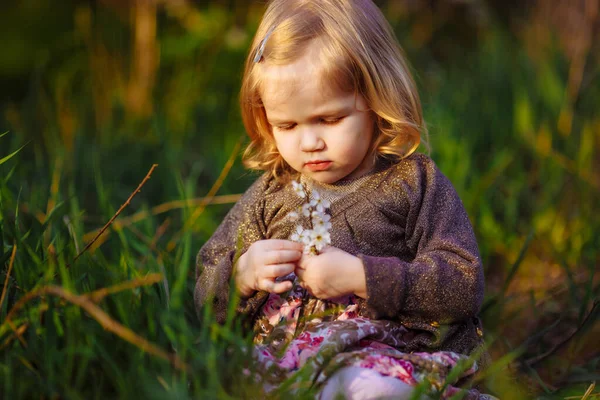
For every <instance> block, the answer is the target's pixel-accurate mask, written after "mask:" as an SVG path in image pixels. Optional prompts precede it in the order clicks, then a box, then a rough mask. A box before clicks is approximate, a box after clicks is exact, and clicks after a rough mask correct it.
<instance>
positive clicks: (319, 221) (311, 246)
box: [290, 181, 331, 254]
mask: <svg viewBox="0 0 600 400" xmlns="http://www.w3.org/2000/svg"><path fill="white" fill-rule="evenodd" d="M292 185H293V187H294V192H296V194H297V195H298V196H299V197H301V198H303V199H304V198H306V200H307V201H306V202H305V203H304V204H303V205H302V206H301V207H299V208H298V210H297V211H292V212H291V213H290V217H291V218H294V219H298V218H299V217H300V214H302V215H303V216H305V217H307V218H309V217H310V220H309V221H310V227H309V228H308V229H305V228H304V227H303V226H302V225H297V226H296V231H295V232H294V233H293V234H292V236H291V237H290V240H292V241H294V242H298V243H302V244H304V253H305V254H319V252H320V251H321V250H323V249H324V248H325V246H328V245H330V244H331V236H330V234H329V230H330V229H331V222H330V220H331V216H330V215H329V214H327V209H329V206H330V205H331V204H330V202H329V201H328V200H326V199H324V198H322V197H321V195H320V194H319V192H318V191H316V190H315V189H313V190H312V191H311V193H310V196H308V195H307V192H306V189H305V187H304V185H303V184H302V183H299V182H297V181H292Z"/></svg>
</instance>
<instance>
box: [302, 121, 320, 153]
mask: <svg viewBox="0 0 600 400" xmlns="http://www.w3.org/2000/svg"><path fill="white" fill-rule="evenodd" d="M324 148H325V141H324V140H323V138H322V137H321V135H320V134H319V132H317V130H316V129H314V128H312V127H309V128H307V129H305V130H304V132H302V138H301V142H300V150H302V151H306V152H313V151H320V150H323V149H324Z"/></svg>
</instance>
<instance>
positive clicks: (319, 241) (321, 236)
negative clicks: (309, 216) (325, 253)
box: [310, 230, 331, 251]
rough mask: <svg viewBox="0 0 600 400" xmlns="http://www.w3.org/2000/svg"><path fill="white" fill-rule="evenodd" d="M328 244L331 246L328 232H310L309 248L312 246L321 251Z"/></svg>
mask: <svg viewBox="0 0 600 400" xmlns="http://www.w3.org/2000/svg"><path fill="white" fill-rule="evenodd" d="M329 244H331V237H330V236H329V232H327V231H322V230H312V231H311V232H310V246H311V247H312V246H314V248H315V249H316V250H317V251H321V250H323V248H324V247H325V246H327V245H329Z"/></svg>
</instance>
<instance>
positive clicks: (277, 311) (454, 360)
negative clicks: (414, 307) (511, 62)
mask: <svg viewBox="0 0 600 400" xmlns="http://www.w3.org/2000/svg"><path fill="white" fill-rule="evenodd" d="M287 279H289V280H293V281H294V286H293V288H292V290H290V291H289V292H288V293H286V294H282V295H281V296H280V295H277V294H274V293H271V294H270V295H269V297H268V299H267V301H266V303H265V305H264V306H263V308H262V310H261V314H260V317H259V318H258V319H257V321H256V323H255V326H254V332H255V336H254V342H255V345H256V346H255V356H256V358H257V360H258V362H259V365H260V366H261V368H262V369H263V372H264V373H263V374H262V379H263V381H264V383H265V387H266V389H267V390H268V391H269V390H271V389H273V388H275V387H277V386H279V385H280V384H281V383H282V382H284V381H286V380H287V382H288V383H292V384H294V383H296V384H297V383H298V382H300V381H303V382H312V387H313V388H316V389H317V390H318V389H319V388H320V387H322V385H323V383H324V382H325V381H326V380H327V379H328V378H329V377H331V376H332V375H333V374H334V373H335V372H336V371H338V370H339V369H340V368H343V367H350V366H353V367H360V368H369V369H372V370H375V371H377V372H378V373H380V374H382V375H385V376H390V377H394V378H397V379H400V380H401V381H402V382H404V383H407V384H409V385H412V386H417V385H423V386H424V388H425V390H428V391H430V392H431V391H433V392H434V393H435V392H437V393H440V394H441V396H442V398H449V397H451V396H452V395H454V394H456V393H458V392H459V391H460V390H461V389H459V388H457V387H454V386H452V384H453V383H456V381H457V380H459V379H462V378H465V377H468V376H470V375H472V374H474V373H475V371H476V370H477V364H476V362H474V361H473V360H471V359H469V358H468V357H467V356H465V355H462V354H457V353H453V352H449V351H438V352H435V353H404V352H402V351H401V350H399V349H401V348H402V347H403V344H404V341H405V340H407V339H409V337H410V335H412V334H413V333H412V332H411V331H410V330H409V329H407V328H406V327H404V326H403V325H402V324H400V323H397V322H392V321H387V320H371V319H369V318H366V317H365V316H362V315H361V310H360V307H359V304H357V302H356V301H355V300H356V298H355V297H354V296H346V297H344V298H338V299H333V300H320V299H317V298H315V297H313V296H311V295H310V294H309V293H308V292H307V291H306V290H305V289H304V288H302V287H301V286H300V285H299V284H298V281H297V278H295V276H294V275H293V274H291V275H290V276H288V277H287ZM457 366H459V367H458V368H459V369H460V370H461V371H460V373H458V374H456V373H455V374H452V376H453V378H454V379H453V381H452V382H448V378H449V374H450V371H452V370H453V369H454V368H455V367H457ZM467 398H468V397H467Z"/></svg>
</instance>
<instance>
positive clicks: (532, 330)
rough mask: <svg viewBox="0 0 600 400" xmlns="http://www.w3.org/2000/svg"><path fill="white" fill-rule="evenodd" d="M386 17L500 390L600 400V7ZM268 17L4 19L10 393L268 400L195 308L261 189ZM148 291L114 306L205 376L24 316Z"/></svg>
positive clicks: (141, 6)
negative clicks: (247, 152)
mask: <svg viewBox="0 0 600 400" xmlns="http://www.w3.org/2000/svg"><path fill="white" fill-rule="evenodd" d="M376 3H377V4H378V5H379V6H380V7H381V8H382V10H383V12H384V14H385V15H386V17H387V18H388V20H389V22H390V23H391V25H392V26H393V28H394V29H395V31H396V33H397V36H398V39H399V41H400V43H401V45H402V46H403V48H404V50H405V52H406V54H407V57H408V59H409V61H410V63H411V65H412V67H413V72H414V75H415V78H416V80H417V84H418V86H419V89H420V93H421V96H422V102H423V106H424V114H425V119H426V121H427V123H428V127H429V131H430V143H431V148H432V149H431V153H430V155H431V156H432V158H433V159H434V160H435V161H436V163H437V164H438V165H439V167H440V168H441V170H442V171H443V172H444V173H445V174H446V175H447V176H448V177H449V178H450V180H451V181H452V182H453V184H454V185H455V187H456V189H457V190H458V192H459V194H460V196H461V198H462V199H463V202H464V204H465V206H466V208H467V211H468V213H469V216H470V218H471V221H472V223H473V226H474V228H475V231H476V235H477V238H478V242H479V246H480V251H481V255H482V258H483V263H484V266H485V271H486V282H487V286H486V301H485V304H484V307H483V310H482V316H483V318H484V326H485V328H486V332H485V333H486V337H487V338H488V343H489V344H490V349H489V351H490V353H491V355H492V357H493V359H494V360H495V362H494V364H492V369H491V370H490V372H489V373H488V374H487V376H485V378H484V382H483V385H484V386H485V387H486V388H487V390H489V391H490V392H491V393H494V394H496V395H497V396H499V397H501V398H515V399H517V398H534V397H539V398H569V397H570V396H571V397H570V398H582V397H585V393H586V391H588V389H590V390H589V393H588V394H587V396H588V397H587V398H594V396H595V397H596V398H597V397H598V396H599V393H600V390H599V389H596V388H595V387H594V382H596V381H598V380H599V379H600V373H599V372H598V371H599V369H600V364H599V363H600V344H599V342H598V339H597V337H598V335H599V334H600V324H598V313H599V310H598V308H599V307H598V306H597V304H598V299H599V297H600V289H599V284H598V283H599V281H600V279H599V277H598V273H597V265H598V264H599V263H600V252H599V251H598V249H600V217H598V212H599V211H600V207H599V204H600V174H599V171H600V113H598V109H599V108H598V107H599V106H598V104H600V75H599V72H600V40H599V39H600V10H599V8H600V6H599V4H598V2H597V1H596V0H579V1H568V0H557V1H552V2H549V1H541V0H540V1H528V2H521V1H515V0H512V1H499V0H487V1H451V0H439V1H433V0H432V1H424V0H410V1H408V0H407V1H392V0H388V1H376ZM263 11H264V2H262V1H260V2H259V1H245V0H211V1H208V0H207V1H195V2H192V1H189V0H161V1H159V0H156V1H153V0H137V1H136V0H127V1H125V0H123V1H120V0H97V1H84V0H65V1H61V2H59V3H57V2H53V1H50V0H21V1H17V0H5V1H3V2H2V4H1V5H0V16H1V23H0V43H2V48H1V49H2V57H0V135H2V134H3V133H4V132H8V133H7V134H5V135H3V136H1V137H0V160H2V161H0V196H1V197H0V213H1V214H0V289H2V299H1V300H0V323H1V324H2V325H0V363H1V364H0V397H2V395H4V397H5V398H15V397H40V398H105V396H107V395H117V396H119V397H135V396H137V395H141V394H143V395H144V396H146V397H149V398H152V397H156V398H171V397H172V398H186V397H197V396H206V397H226V396H228V395H231V396H233V397H240V396H242V395H243V394H247V393H248V390H249V389H248V387H250V386H251V383H248V382H246V383H240V384H227V383H225V382H228V381H227V380H228V379H230V377H231V376H232V375H235V374H237V373H239V372H240V370H239V365H233V364H235V362H234V360H238V358H236V357H239V359H240V360H242V359H243V357H244V355H243V354H241V353H240V352H239V351H237V352H236V351H234V350H231V348H232V346H231V344H234V346H233V347H235V346H238V348H239V347H240V346H241V345H240V344H241V343H246V342H244V340H245V339H244V338H242V337H241V336H240V335H239V331H238V328H239V327H236V326H235V323H234V322H232V323H231V324H230V325H228V326H227V327H224V328H220V327H215V326H212V325H211V324H209V323H208V321H209V320H210V318H209V317H210V316H206V315H205V316H204V318H205V319H204V323H201V322H199V321H198V320H197V318H196V316H195V315H194V310H193V304H192V295H191V293H192V290H193V284H194V278H193V274H194V271H193V263H194V255H195V253H196V252H197V250H198V249H199V248H200V246H201V245H202V243H203V242H204V241H205V240H206V239H207V238H208V237H210V235H211V233H212V232H213V231H214V229H215V228H216V227H217V226H218V224H219V222H220V220H221V218H222V217H223V216H224V214H225V213H226V212H227V210H228V209H229V208H230V207H231V204H232V202H233V201H235V199H236V196H235V195H237V194H239V193H242V192H243V191H244V190H245V189H246V188H247V187H248V186H249V184H250V183H251V182H252V181H253V180H254V179H255V178H256V176H257V175H256V174H254V173H250V172H248V171H245V170H244V169H243V167H242V166H241V163H240V158H239V152H240V145H241V146H243V145H244V144H245V143H247V141H246V139H245V134H244V130H243V126H242V123H241V120H240V115H239V110H238V99H237V96H238V90H239V84H240V78H241V72H242V67H243V62H244V58H245V55H246V53H247V51H248V46H249V44H250V41H251V39H252V35H253V32H254V31H255V29H256V27H257V25H258V22H259V19H260V16H261V15H262V12H263ZM22 146H24V147H23V148H22V149H21V150H20V151H19V152H18V153H17V154H16V155H15V156H13V157H11V158H9V159H8V158H7V159H4V157H7V156H9V155H10V154H12V153H13V152H15V151H16V150H18V149H19V148H21V147H22ZM153 164H158V165H159V166H158V167H157V169H156V170H155V171H154V172H153V174H152V177H151V178H150V180H149V181H147V183H145V185H144V186H143V189H142V191H141V192H140V193H139V194H137V195H136V197H135V198H134V199H133V200H132V201H131V203H130V204H128V206H127V207H126V208H125V210H124V211H123V212H122V214H120V216H119V217H118V218H117V219H116V221H115V222H114V223H113V224H112V225H111V227H110V228H109V229H108V230H107V233H106V234H104V235H103V236H101V237H100V239H99V240H97V241H96V242H95V243H94V246H92V248H91V249H90V250H89V251H87V252H85V253H84V254H83V255H82V257H81V258H78V259H77V260H76V261H73V260H74V258H75V256H76V255H77V254H78V253H80V252H81V251H82V249H83V247H84V245H85V243H89V242H90V241H91V240H92V239H93V237H94V235H95V233H96V232H97V231H98V229H99V228H101V227H102V226H103V225H104V224H105V223H106V222H107V221H108V220H109V219H110V217H111V216H113V215H114V214H115V212H116V211H117V209H118V208H119V206H120V205H121V204H123V203H124V202H125V201H126V200H127V198H128V197H129V195H130V194H131V193H132V192H133V191H134V190H135V188H136V187H137V185H138V184H139V183H140V182H141V181H142V179H143V178H144V176H145V175H146V173H147V172H148V171H149V169H150V168H151V166H152V165H153ZM207 195H209V198H206V197H205V196H207ZM231 195H233V196H231ZM13 250H14V257H13ZM149 273H160V274H161V276H162V279H161V281H160V282H159V283H157V284H155V285H145V286H142V287H139V288H135V289H131V288H129V289H127V290H125V291H121V292H119V293H116V294H114V295H110V296H107V297H106V298H103V300H101V301H100V300H98V301H95V302H96V303H98V304H99V305H100V306H101V308H102V309H103V310H104V311H105V312H106V313H107V314H108V315H110V316H111V317H112V318H114V319H115V320H116V321H119V322H120V323H121V324H123V325H124V326H125V327H128V328H129V329H130V330H132V331H134V332H136V333H137V334H138V335H140V336H141V337H145V338H147V339H148V340H150V341H151V342H154V343H156V344H157V345H158V346H159V347H160V348H162V349H164V350H165V351H168V352H171V353H173V352H174V353H175V354H177V355H179V356H180V357H181V358H182V359H183V360H184V361H186V362H188V363H189V365H191V368H192V370H193V371H194V373H192V374H189V373H187V372H181V370H180V369H178V368H177V367H175V366H173V364H172V363H169V362H167V361H163V360H161V359H160V357H154V356H150V355H148V354H147V349H145V350H141V348H140V345H139V343H138V344H137V345H135V346H133V345H132V344H131V343H127V342H126V341H125V340H122V339H121V338H118V337H117V336H115V335H114V334H113V333H110V332H107V331H106V330H104V329H102V326H100V325H99V324H98V323H97V322H96V321H94V320H92V319H90V318H89V317H88V314H89V313H88V314H86V313H85V312H83V311H82V310H81V309H80V308H78V307H75V306H72V305H69V304H70V303H72V302H70V301H65V300H64V298H63V300H58V299H55V298H52V296H44V297H39V296H37V297H36V298H35V299H32V300H31V301H28V302H27V304H26V306H25V308H24V309H22V310H20V311H19V312H17V313H15V316H14V317H12V322H11V321H8V320H9V318H7V316H8V313H9V311H10V309H11V308H12V307H13V306H14V305H15V304H17V302H18V301H19V299H23V298H24V296H25V295H26V293H29V292H31V291H32V290H39V289H40V288H42V287H45V286H48V285H59V286H61V287H63V288H65V289H66V290H69V291H70V292H72V293H79V294H83V293H88V292H91V291H93V290H96V289H100V288H103V287H108V286H112V285H117V284H119V283H122V282H125V281H131V280H135V279H141V278H143V277H144V276H147V275H148V274H149ZM9 322H10V323H9ZM104 327H105V326H104ZM236 335H237V336H236ZM136 346H137V347H136ZM241 347H243V346H241ZM231 351H233V353H234V354H233V353H231ZM224 354H227V357H229V358H226V357H224V356H223V355H224ZM232 354H233V355H232ZM132 365H133V366H132ZM244 385H246V386H244ZM248 385H250V386H248ZM257 390H258V389H257ZM242 397H243V396H242Z"/></svg>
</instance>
